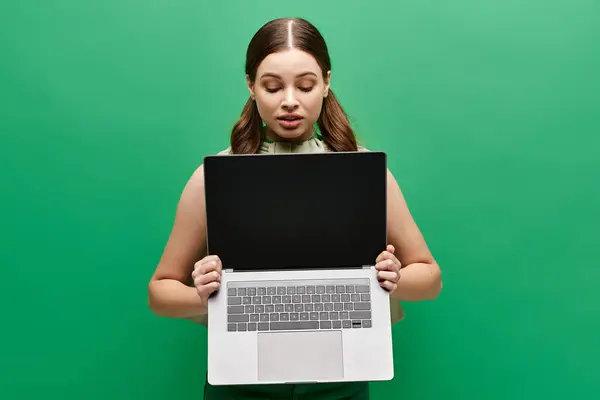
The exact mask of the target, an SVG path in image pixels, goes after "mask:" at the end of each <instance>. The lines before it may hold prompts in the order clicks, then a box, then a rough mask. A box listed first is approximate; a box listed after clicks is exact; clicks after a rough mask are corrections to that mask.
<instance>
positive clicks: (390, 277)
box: [377, 271, 398, 283]
mask: <svg viewBox="0 0 600 400" xmlns="http://www.w3.org/2000/svg"><path fill="white" fill-rule="evenodd" d="M377 280H379V281H390V282H392V283H396V282H397V281H398V274H397V273H395V272H391V271H380V272H378V273H377Z"/></svg>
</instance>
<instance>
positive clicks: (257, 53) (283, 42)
mask: <svg viewBox="0 0 600 400" xmlns="http://www.w3.org/2000/svg"><path fill="white" fill-rule="evenodd" d="M290 21H292V35H293V37H294V41H293V42H294V47H295V48H297V49H299V50H302V51H305V52H307V53H308V54H310V55H312V56H313V57H314V58H315V59H316V61H317V63H318V64H319V66H320V67H321V70H322V71H323V78H326V77H327V71H330V70H331V60H330V58H329V52H328V50H327V45H326V43H325V40H324V39H323V37H322V36H321V34H320V33H319V31H318V30H317V28H315V27H314V26H313V25H312V24H311V23H310V22H308V21H306V20H305V19H302V18H279V19H275V20H272V21H270V22H267V23H266V24H265V25H263V26H262V27H261V28H260V29H259V30H258V32H256V34H255V35H254V36H253V37H252V40H251V41H250V44H249V45H248V50H247V51H246V74H247V75H248V77H249V79H250V81H251V82H254V80H255V79H256V71H257V69H258V66H259V64H260V63H261V62H262V60H264V59H265V57H267V56H268V55H269V54H271V53H275V52H277V51H280V50H283V49H286V48H288V43H287V39H288V24H289V22H290ZM317 125H318V127H319V131H320V134H321V136H322V138H323V141H324V142H325V144H326V145H327V147H328V148H329V149H330V150H331V151H356V150H357V149H358V146H357V143H356V137H355V135H354V131H353V130H352V127H351V126H350V121H348V117H347V115H346V113H345V112H344V109H343V108H342V106H341V105H340V103H339V102H338V100H337V99H336V97H335V95H334V94H333V91H332V90H331V89H330V90H329V93H328V95H327V97H325V99H324V101H323V107H322V110H321V115H320V116H319V119H318V120H317ZM261 141H262V119H261V117H260V114H259V113H258V108H257V106H256V102H255V101H254V100H252V98H248V101H247V102H246V104H245V106H244V109H243V110H242V114H241V116H240V119H239V120H238V121H237V122H236V123H235V125H234V126H233V129H232V130H231V153H233V154H254V153H258V151H259V149H260V144H261Z"/></svg>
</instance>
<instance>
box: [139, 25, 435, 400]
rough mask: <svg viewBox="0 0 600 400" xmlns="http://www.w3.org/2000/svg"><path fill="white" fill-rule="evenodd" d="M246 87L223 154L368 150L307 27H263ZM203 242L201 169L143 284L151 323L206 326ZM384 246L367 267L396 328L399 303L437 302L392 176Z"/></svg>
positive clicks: (239, 391) (428, 264) (324, 388)
mask: <svg viewBox="0 0 600 400" xmlns="http://www.w3.org/2000/svg"><path fill="white" fill-rule="evenodd" d="M246 79H247V84H248V90H249V92H250V96H249V98H248V101H247V102H246V105H245V106H244V109H243V111H242V114H241V117H240V119H239V121H238V122H237V123H236V124H235V126H234V127H233V130H232V132H231V143H230V144H231V145H230V147H229V148H227V149H226V150H223V151H222V152H221V153H222V154H227V153H230V154H249V153H253V154H254V153H282V152H327V151H367V150H366V149H364V148H362V147H360V146H358V145H357V142H356V138H355V136H354V132H353V130H352V128H351V127H350V124H349V122H348V118H347V117H346V115H345V113H344V110H343V109H342V107H341V106H340V104H339V102H338V101H337V99H336V97H335V96H334V94H333V92H332V90H331V87H330V83H331V62H330V59H329V54H328V50H327V46H326V44H325V41H324V39H323V37H322V36H321V34H320V33H319V31H318V30H317V29H316V28H315V27H314V26H313V25H312V24H310V23H309V22H308V21H306V20H303V19H298V18H290V19H277V20H273V21H270V22H268V23H267V24H265V25H264V26H263V27H261V29H260V30H259V31H258V32H257V33H256V34H255V35H254V37H253V38H252V40H251V41H250V44H249V47H248V51H247V54H246ZM315 126H318V132H317V130H316V129H315ZM291 179H293V177H291ZM205 239H206V237H205V216H204V177H203V169H202V166H200V167H199V168H198V169H197V170H196V171H195V172H194V173H193V174H192V176H191V178H190V180H189V182H188V183H187V185H186V186H185V188H184V190H183V193H182V195H181V199H180V202H179V205H178V207H177V213H176V217H175V222H174V225H173V229H172V232H171V235H170V237H169V240H168V242H167V244H166V247H165V250H164V254H163V256H162V258H161V260H160V262H159V264H158V267H157V268H156V271H155V273H154V275H153V277H152V279H151V281H150V284H149V305H150V308H151V309H152V310H153V311H154V312H155V313H156V314H157V315H160V316H166V317H171V318H187V319H190V320H193V321H196V322H199V323H202V324H206V320H207V319H206V313H207V299H208V296H209V295H210V294H211V293H213V292H214V291H215V290H217V289H219V282H220V276H221V270H222V265H221V262H220V260H219V257H218V255H210V256H206V254H205V251H206V248H205V241H206V240H205ZM388 240H389V245H388V246H387V248H386V249H382V252H381V254H380V255H379V257H378V258H377V259H376V260H374V261H375V263H376V266H377V269H378V270H379V272H378V278H379V280H380V281H381V283H380V284H381V286H382V287H383V288H385V289H387V290H388V291H389V293H390V302H391V306H392V308H391V310H392V312H391V315H390V318H391V320H392V322H393V323H395V322H397V321H399V320H400V319H402V317H403V312H402V308H401V306H400V301H421V300H431V299H435V298H436V297H437V295H438V294H439V292H440V290H441V288H442V282H441V272H440V268H439V266H438V265H437V263H436V262H435V260H434V258H433V257H432V255H431V253H430V251H429V249H428V247H427V245H426V243H425V241H424V239H423V237H422V235H421V233H420V232H419V229H418V228H417V225H416V224H415V222H414V221H413V218H412V217H411V214H410V212H409V210H408V208H407V205H406V203H405V201H404V198H403V195H402V192H401V190H400V188H399V187H398V184H397V183H396V181H395V179H394V177H393V175H392V174H391V173H390V172H388ZM308 245H310V244H309V243H307V246H308ZM332 250H333V249H332ZM204 395H205V399H207V400H212V399H217V398H219V399H254V398H255V399H266V398H281V399H300V398H306V399H315V400H316V399H356V400H358V399H368V398H369V389H368V384H367V383H360V382H359V383H343V384H342V383H340V384H314V385H265V386H237V387H213V386H211V385H209V384H208V383H206V384H205V394H204Z"/></svg>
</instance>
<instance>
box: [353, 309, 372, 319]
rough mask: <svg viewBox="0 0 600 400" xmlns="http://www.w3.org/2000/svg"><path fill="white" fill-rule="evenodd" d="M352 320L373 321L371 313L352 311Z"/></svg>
mask: <svg viewBox="0 0 600 400" xmlns="http://www.w3.org/2000/svg"><path fill="white" fill-rule="evenodd" d="M350 319H371V311H352V312H351V313H350Z"/></svg>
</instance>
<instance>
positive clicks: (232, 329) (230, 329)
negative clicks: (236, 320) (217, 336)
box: [227, 324, 237, 332]
mask: <svg viewBox="0 0 600 400" xmlns="http://www.w3.org/2000/svg"><path fill="white" fill-rule="evenodd" d="M236 330H237V325H236V324H227V332H235V331H236Z"/></svg>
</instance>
